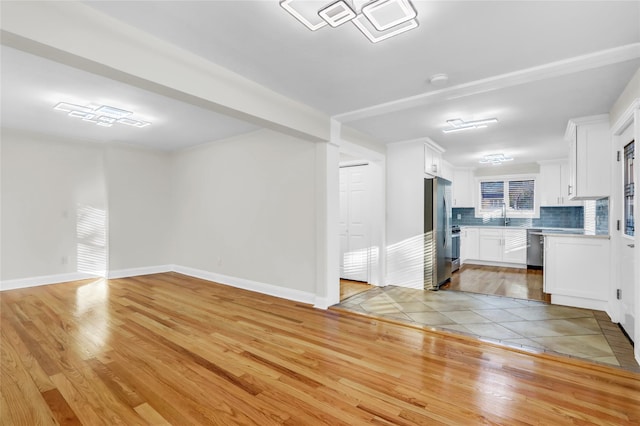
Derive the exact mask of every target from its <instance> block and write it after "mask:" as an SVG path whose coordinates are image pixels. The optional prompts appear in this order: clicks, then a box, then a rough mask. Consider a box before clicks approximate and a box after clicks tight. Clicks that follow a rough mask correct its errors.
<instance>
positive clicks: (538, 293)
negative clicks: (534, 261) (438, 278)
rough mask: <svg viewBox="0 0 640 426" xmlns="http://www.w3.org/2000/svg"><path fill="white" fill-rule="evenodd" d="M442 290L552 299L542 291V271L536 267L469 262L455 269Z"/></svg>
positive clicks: (517, 297)
mask: <svg viewBox="0 0 640 426" xmlns="http://www.w3.org/2000/svg"><path fill="white" fill-rule="evenodd" d="M442 289H443V290H458V291H467V292H470V293H481V294H493V295H496V296H507V297H515V298H516V299H529V300H541V301H543V302H550V301H551V300H550V297H549V295H548V294H545V293H544V292H543V291H542V289H543V287H542V271H541V270H532V269H518V268H503V267H497V266H482V265H472V264H467V265H464V266H463V267H462V268H460V270H459V271H457V272H454V273H453V274H452V276H451V282H449V283H447V284H445V285H444V286H443V287H442Z"/></svg>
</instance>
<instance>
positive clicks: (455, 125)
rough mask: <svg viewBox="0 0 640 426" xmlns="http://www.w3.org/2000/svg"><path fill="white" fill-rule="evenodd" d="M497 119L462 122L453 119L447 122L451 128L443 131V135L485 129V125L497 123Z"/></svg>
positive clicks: (459, 119) (461, 120)
mask: <svg viewBox="0 0 640 426" xmlns="http://www.w3.org/2000/svg"><path fill="white" fill-rule="evenodd" d="M497 122H498V119H497V118H484V119H482V120H473V121H464V120H463V119H461V118H455V119H453V120H447V123H449V125H450V126H451V127H450V128H449V129H443V130H442V131H443V132H444V133H453V132H460V131H462V130H470V129H482V128H484V127H487V124H490V123H497Z"/></svg>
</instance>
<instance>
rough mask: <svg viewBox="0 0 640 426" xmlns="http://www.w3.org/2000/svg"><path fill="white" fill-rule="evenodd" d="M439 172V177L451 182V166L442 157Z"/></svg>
mask: <svg viewBox="0 0 640 426" xmlns="http://www.w3.org/2000/svg"><path fill="white" fill-rule="evenodd" d="M440 172H441V173H440V177H442V178H445V179H446V180H448V181H450V182H453V166H452V165H451V164H450V163H448V162H447V161H445V160H443V159H441V160H440Z"/></svg>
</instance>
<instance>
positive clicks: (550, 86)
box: [2, 0, 640, 166]
mask: <svg viewBox="0 0 640 426" xmlns="http://www.w3.org/2000/svg"><path fill="white" fill-rule="evenodd" d="M331 2H332V1H331V0H328V1H318V2H317V3H318V4H319V8H320V6H321V5H326V4H329V3H331ZM86 3H87V4H89V5H90V6H92V7H94V8H95V9H97V10H100V11H102V12H104V13H106V14H108V15H110V16H112V17H114V18H116V19H118V20H121V21H123V22H126V23H128V24H131V25H133V26H135V27H138V28H140V29H142V30H144V31H147V32H149V33H151V34H153V35H154V36H156V37H158V38H160V39H164V40H166V41H168V42H170V43H173V44H175V45H177V46H180V47H182V48H184V49H186V50H189V51H191V52H194V53H196V54H198V55H200V56H202V57H204V58H206V59H209V60H210V61H212V62H215V63H217V64H219V65H221V66H223V67H226V68H228V69H230V70H232V71H234V72H236V73H238V74H241V75H243V76H245V77H247V78H250V79H252V80H254V81H256V82H258V83H260V84H262V85H264V86H267V87H269V88H271V89H273V90H275V91H277V92H280V93H282V94H283V95H286V96H288V97H290V98H293V99H295V100H298V101H301V102H303V103H305V104H307V105H310V106H312V107H314V108H316V109H319V110H321V111H324V112H326V113H328V114H331V115H335V114H344V115H342V117H345V118H349V117H355V118H356V119H350V121H349V123H348V125H350V126H352V127H355V128H357V129H359V130H361V131H363V132H365V133H368V134H370V135H372V136H373V137H374V138H376V139H378V140H380V141H382V142H384V143H392V142H397V141H403V140H411V139H417V138H425V137H429V138H431V139H432V140H434V141H435V142H436V143H438V144H440V145H441V146H442V147H443V148H445V149H446V152H445V158H446V159H447V160H449V161H450V162H451V163H453V164H454V165H459V166H477V164H478V163H477V161H478V158H479V156H480V155H481V154H487V153H494V152H504V153H505V154H509V155H513V156H514V157H516V162H522V163H526V162H532V161H537V160H544V159H552V158H559V157H563V156H566V152H567V146H566V142H564V141H563V140H562V136H563V134H564V129H565V126H566V122H567V120H568V119H569V118H572V117H576V116H583V115H592V114H600V113H606V112H608V111H609V109H610V108H611V106H612V104H613V102H614V101H615V99H616V98H617V96H618V95H619V94H620V93H621V91H622V90H623V88H624V86H625V85H626V83H627V82H628V81H629V79H630V78H631V76H632V75H633V73H634V72H635V71H636V70H637V69H638V68H639V67H640V59H638V58H637V56H636V58H635V59H633V58H632V59H631V60H618V61H610V62H613V63H609V64H608V65H606V66H597V67H594V66H582V67H576V71H577V72H576V73H575V74H568V75H567V74H565V75H562V74H554V73H549V74H548V76H547V75H545V74H544V73H538V74H536V78H534V79H529V80H527V79H525V80H523V81H521V82H517V83H513V84H509V85H507V84H505V85H503V87H501V86H499V85H498V86H496V87H493V88H492V90H490V91H480V92H481V93H478V94H473V93H472V91H470V92H468V93H465V95H464V96H460V97H454V96H444V95H443V96H434V97H433V99H431V100H429V101H428V102H422V103H421V104H420V105H418V106H416V105H410V104H409V103H406V102H405V101H406V98H410V97H415V96H418V97H419V96H427V97H428V96H429V94H430V93H432V92H433V93H436V91H444V92H445V93H444V94H445V95H446V92H447V91H448V90H451V91H454V90H455V89H456V88H457V87H460V86H461V85H463V86H464V85H466V86H473V85H474V84H476V83H477V82H478V81H483V79H492V78H494V77H496V76H500V75H504V74H506V73H513V72H517V71H521V70H527V69H529V70H530V69H531V68H533V67H541V66H544V65H546V64H549V63H551V62H556V61H569V62H571V60H572V58H575V57H579V56H581V55H591V54H594V53H596V52H600V51H606V50H607V49H613V48H616V47H619V46H625V45H629V44H633V43H640V2H638V1H620V2H617V1H608V0H607V1H528V2H527V1H509V2H504V1H497V2H486V1H469V2H463V1H420V0H414V1H413V3H414V5H415V7H416V9H417V11H418V20H419V22H420V27H419V28H418V29H416V30H412V31H409V32H407V33H405V34H402V35H400V36H398V37H395V38H392V39H389V40H386V41H382V42H380V43H377V44H372V43H370V42H369V41H368V40H367V39H366V38H365V37H364V36H363V35H362V34H360V33H359V32H358V30H357V29H356V28H355V27H353V26H352V25H350V24H345V25H343V26H341V27H338V28H330V27H325V28H323V29H320V30H318V31H316V32H312V31H309V30H308V29H306V28H305V27H304V26H302V24H300V23H299V22H297V21H296V20H295V19H294V18H293V17H292V16H290V15H289V14H288V13H286V12H285V11H284V10H283V9H282V8H281V7H280V6H279V5H278V0H263V1H239V0H233V1H204V2H203V1H194V2H191V1H179V2H178V1H175V2H174V1H143V2H130V1H117V2H113V1H110V2H101V1H97V2H96V1H91V2H86ZM7 51H9V54H8V56H5V55H7V54H6V52H7ZM637 51H638V49H636V52H637ZM2 55H3V58H2V74H3V76H2V86H3V94H2V101H3V105H2V107H3V108H2V122H3V125H5V124H6V123H7V124H8V123H12V124H14V125H15V126H27V125H29V123H33V122H34V119H35V120H36V121H37V120H40V121H44V123H43V124H46V125H45V126H40V128H42V129H44V130H47V131H51V132H58V134H59V133H60V132H63V133H64V132H67V131H69V132H71V131H73V132H74V133H73V134H72V135H71V136H74V137H83V136H84V137H89V138H91V139H97V140H102V139H104V138H110V139H112V140H120V141H126V142H134V143H135V142H140V143H144V144H148V145H153V144H155V143H159V142H158V141H159V140H162V145H161V146H160V147H162V148H164V149H175V148H180V147H183V146H187V145H195V144H198V143H202V142H203V141H207V140H215V139H219V138H223V137H227V136H229V135H231V134H237V133H243V132H246V131H249V130H251V129H253V126H250V125H246V124H244V123H239V122H238V121H237V120H232V119H227V118H225V117H221V116H219V115H217V114H214V113H213V112H211V111H208V110H203V109H200V108H197V107H194V106H191V105H187V104H184V103H180V102H178V101H175V100H170V99H168V98H164V97H162V96H159V95H156V94H151V93H149V92H145V91H143V90H141V89H137V88H134V87H132V86H127V85H125V84H122V83H115V82H113V81H110V80H106V79H105V78H102V77H97V76H92V75H90V74H87V73H85V72H81V71H78V70H74V69H70V68H68V67H66V66H62V65H59V64H55V63H52V62H49V61H45V60H44V59H42V58H30V57H28V56H25V55H26V54H24V53H21V52H15V51H13V52H12V51H11V49H8V48H4V49H3V51H2ZM8 58H9V60H8ZM30 61H36V62H37V61H43V62H39V63H36V62H30ZM587 62H588V61H587ZM582 63H584V61H583V62H582ZM33 68H36V69H38V70H40V72H36V71H33ZM28 69H31V70H32V71H28ZM552 69H555V68H552ZM5 72H6V73H7V75H6V76H5ZM435 73H447V74H448V75H449V77H450V79H449V83H448V85H447V86H444V87H434V86H432V85H430V84H429V83H428V78H429V76H431V75H433V74H435ZM549 76H550V77H549ZM34 82H37V84H40V86H42V87H41V88H42V89H43V90H44V89H47V90H48V92H47V93H50V94H51V95H53V94H54V93H60V94H65V93H66V94H69V96H75V97H76V98H77V97H83V98H84V100H86V101H87V102H96V101H98V100H100V99H109V100H111V99H112V100H113V106H116V107H120V108H132V109H134V107H135V109H134V110H135V111H136V113H138V111H139V113H140V118H141V119H146V118H148V119H149V121H154V120H156V122H158V123H159V125H158V126H155V125H154V126H150V127H149V128H145V129H133V128H132V129H128V128H127V129H126V131H125V130H122V129H120V130H119V131H120V133H116V132H115V130H116V129H115V128H110V129H98V130H113V131H114V132H111V133H110V135H109V136H108V137H107V136H104V133H102V134H99V133H98V132H97V131H96V129H91V130H89V129H88V127H87V126H88V124H87V123H74V124H71V123H69V121H71V119H67V118H66V117H60V118H58V117H59V116H60V115H62V116H64V114H63V113H61V112H59V111H51V112H49V111H48V110H46V111H45V109H44V107H42V108H41V107H40V106H38V105H36V103H37V102H40V101H42V100H44V99H43V95H42V92H39V94H38V93H36V90H35V87H36V86H37V84H36V85H34ZM14 86H16V89H15V90H13V89H14ZM7 88H11V90H8V89H7ZM29 88H34V89H33V90H31V92H30V91H29V90H30V89H29ZM25 93H33V95H32V97H31V98H29V96H24V94H25ZM38 96H40V98H39V99H38V98H37V97H38ZM105 96H108V98H105ZM25 97H26V98H28V99H26V100H25ZM29 99H30V100H29ZM46 100H47V102H49V103H51V102H50V100H49V98H47V99H46ZM395 101H398V102H397V104H398V105H399V107H398V108H395V110H393V109H392V110H390V111H389V112H387V110H386V109H385V108H384V107H378V106H379V105H380V104H383V103H387V102H395ZM24 102H26V103H24ZM29 102H31V103H29ZM105 102H106V101H105ZM23 103H24V104H23ZM129 105H131V106H129ZM138 106H140V108H138ZM48 107H49V104H47V108H48ZM362 108H365V109H366V110H365V111H364V112H363V114H360V115H353V116H350V115H349V113H350V112H352V111H354V110H359V109H362ZM7 111H9V112H7ZM345 113H346V114H345ZM47 114H57V115H55V117H56V118H53V116H52V115H47ZM485 116H497V117H498V119H499V120H500V121H499V123H497V124H495V125H493V126H491V127H490V128H486V129H481V130H477V131H472V132H468V133H467V132H463V133H455V134H448V135H445V134H443V133H442V131H441V129H442V128H443V126H444V125H445V120H446V119H450V118H458V117H459V118H463V119H466V120H470V119H474V118H481V117H485ZM145 117H146V118H145ZM62 118H64V119H66V120H67V121H62ZM61 123H65V124H61ZM211 123H214V126H212V125H211ZM81 125H83V126H84V127H82V126H81ZM161 126H162V127H161ZM67 127H68V129H64V128H67ZM81 127H82V128H81ZM154 127H155V129H154ZM134 131H135V132H137V133H133V132H134ZM152 132H155V133H152Z"/></svg>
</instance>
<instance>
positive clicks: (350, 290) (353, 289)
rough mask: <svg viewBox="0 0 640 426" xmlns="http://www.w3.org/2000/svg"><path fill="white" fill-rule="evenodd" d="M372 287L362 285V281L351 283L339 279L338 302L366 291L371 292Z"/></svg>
mask: <svg viewBox="0 0 640 426" xmlns="http://www.w3.org/2000/svg"><path fill="white" fill-rule="evenodd" d="M372 288H373V286H372V285H370V284H367V283H363V282H362V281H351V280H343V279H342V278H341V279H340V301H342V300H345V299H348V298H350V297H351V296H355V295H356V294H360V293H363V292H365V291H367V290H371V289H372Z"/></svg>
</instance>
